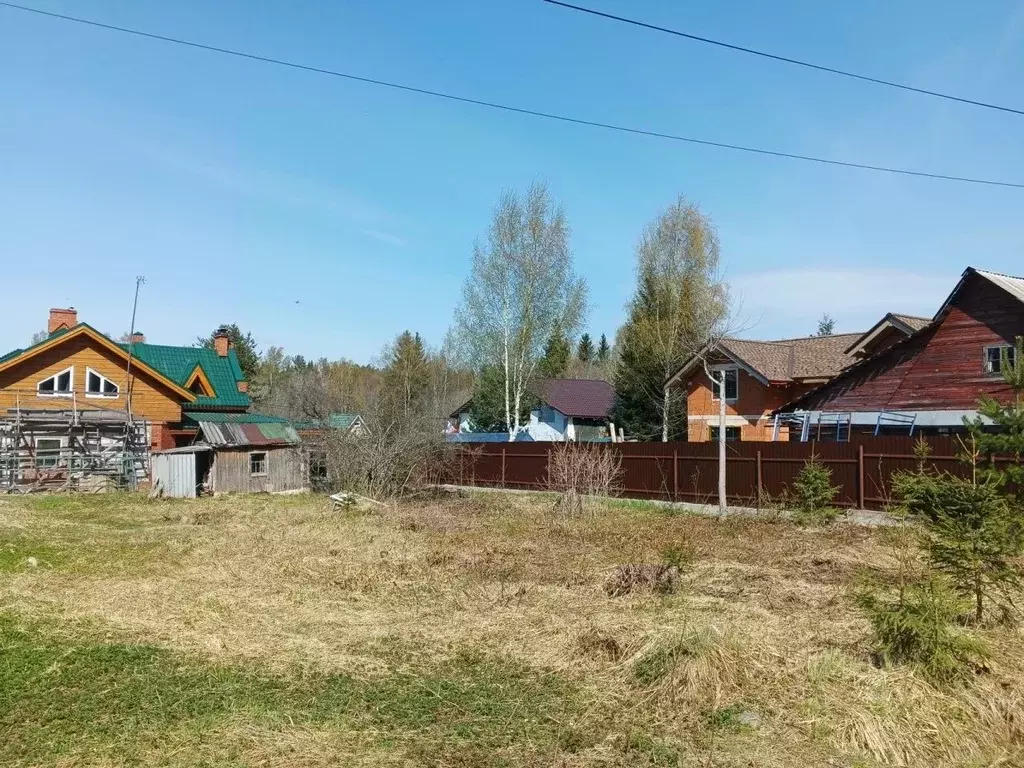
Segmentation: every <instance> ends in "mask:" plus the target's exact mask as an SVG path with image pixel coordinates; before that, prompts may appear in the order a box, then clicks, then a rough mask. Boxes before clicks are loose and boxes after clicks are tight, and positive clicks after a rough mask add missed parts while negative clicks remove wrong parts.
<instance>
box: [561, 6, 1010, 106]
mask: <svg viewBox="0 0 1024 768" xmlns="http://www.w3.org/2000/svg"><path fill="white" fill-rule="evenodd" d="M544 2H545V3H549V4H551V5H558V6H561V7H562V8H569V9H570V10H573V11H580V12H581V13H589V14H590V15H591V16H600V17H601V18H603V19H611V20H612V21H619V22H622V23H623V24H631V25H633V26H634V27H643V28H644V29H650V30H654V31H655V32H664V33H665V34H669V35H675V36H676V37H685V38H686V39H687V40H694V41H696V42H698V43H707V44H708V45H717V46H718V47H719V48H728V49H729V50H730V51H739V52H740V53H749V54H750V55H752V56H761V57H763V58H765V59H772V60H774V61H781V62H784V63H786V64H795V65H797V66H798V67H807V68H808V69H816V70H818V71H819V72H828V73H829V74H832V75H841V76H842V77H850V78H853V79H854V80H862V81H864V82H866V83H875V84H876V85H885V86H888V87H889V88H899V89H900V90H902V91H911V92H913V93H920V94H923V95H925V96H934V97H936V98H939V99H948V100H949V101H958V102H960V103H961V104H970V105H972V106H975V107H984V108H985V109H996V110H999V111H1000V112H1010V113H1011V114H1014V115H1024V109H1014V108H1013V107H1006V106H1003V105H1001V104H990V103H988V102H986V101H975V100H974V99H966V98H963V97H962V96H953V95H952V94H949V93H941V92H939V91H929V90H928V89H927V88H916V87H914V86H913V85H907V84H906V83H896V82H893V81H892V80H883V79H881V78H879V77H871V76H869V75H860V74H857V73H856V72H847V71H846V70H844V69H835V68H834V67H826V66H824V65H823V64H813V63H811V62H809V61H801V60H800V59H793V58H790V57H789V56H779V55H777V54H774V53H767V52H766V51H759V50H757V49H755V48H744V47H743V46H742V45H733V44H732V43H726V42H724V41H722V40H714V39H712V38H710V37H701V36H700V35H692V34H690V33H689V32H680V31H679V30H678V29H669V28H668V27H659V26H658V25H657V24H648V23H647V22H645V21H639V20H637V19H630V18H626V17H625V16H616V15H615V14H613V13H605V12H603V11H598V10H594V9H593V8H586V7H584V6H582V5H573V4H572V3H565V2H562V0H544Z"/></svg>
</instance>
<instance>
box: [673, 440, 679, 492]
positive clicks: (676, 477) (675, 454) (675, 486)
mask: <svg viewBox="0 0 1024 768" xmlns="http://www.w3.org/2000/svg"><path fill="white" fill-rule="evenodd" d="M672 501H679V449H678V448H673V449H672Z"/></svg>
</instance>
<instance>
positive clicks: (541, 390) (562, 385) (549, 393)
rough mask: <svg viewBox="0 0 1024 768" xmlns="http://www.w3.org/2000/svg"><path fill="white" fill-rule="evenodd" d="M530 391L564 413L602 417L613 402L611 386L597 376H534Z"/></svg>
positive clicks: (613, 396) (586, 417) (604, 416)
mask: <svg viewBox="0 0 1024 768" xmlns="http://www.w3.org/2000/svg"><path fill="white" fill-rule="evenodd" d="M530 391H531V392H532V393H533V394H535V395H536V396H537V397H539V398H540V399H541V400H543V401H544V402H545V403H547V404H548V405H550V406H551V407H552V408H555V409H557V410H559V411H561V412H562V413H564V414H565V415H566V416H575V417H576V418H580V419H606V418H608V414H609V413H610V412H611V410H612V405H613V404H614V403H615V388H614V387H612V385H611V384H609V383H608V382H607V381H600V380H599V379H537V380H535V381H533V382H531V383H530Z"/></svg>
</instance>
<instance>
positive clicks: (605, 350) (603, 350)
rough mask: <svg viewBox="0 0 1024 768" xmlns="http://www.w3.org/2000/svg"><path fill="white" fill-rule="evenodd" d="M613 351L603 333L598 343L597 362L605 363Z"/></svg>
mask: <svg viewBox="0 0 1024 768" xmlns="http://www.w3.org/2000/svg"><path fill="white" fill-rule="evenodd" d="M611 353H612V348H611V347H610V346H609V345H608V338H607V337H606V336H605V335H604V334H603V333H602V334H601V341H600V343H599V344H598V345H597V362H599V363H603V362H604V361H605V360H607V359H608V355H610V354H611Z"/></svg>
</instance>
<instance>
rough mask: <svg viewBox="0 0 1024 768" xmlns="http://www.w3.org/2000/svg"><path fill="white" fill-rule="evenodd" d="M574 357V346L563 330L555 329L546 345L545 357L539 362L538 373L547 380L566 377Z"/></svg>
mask: <svg viewBox="0 0 1024 768" xmlns="http://www.w3.org/2000/svg"><path fill="white" fill-rule="evenodd" d="M570 357H572V346H570V344H569V340H568V339H567V338H565V334H564V333H563V332H562V329H561V328H555V330H554V331H553V332H552V334H551V336H550V337H549V338H548V342H547V344H545V345H544V356H543V357H542V358H541V359H540V360H539V361H538V362H537V373H538V374H540V375H541V376H542V377H544V378H546V379H559V378H561V377H563V376H565V372H566V371H567V370H568V368H569V358H570Z"/></svg>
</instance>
